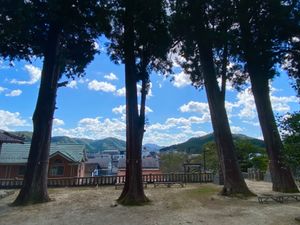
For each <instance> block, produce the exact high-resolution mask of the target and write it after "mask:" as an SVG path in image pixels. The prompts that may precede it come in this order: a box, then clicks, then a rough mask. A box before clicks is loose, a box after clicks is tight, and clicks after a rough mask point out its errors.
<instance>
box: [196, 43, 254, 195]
mask: <svg viewBox="0 0 300 225" xmlns="http://www.w3.org/2000/svg"><path fill="white" fill-rule="evenodd" d="M198 46H199V51H200V62H201V66H202V68H203V76H204V82H205V90H206V95H207V99H208V105H209V110H210V115H211V121H212V125H213V130H214V136H215V141H216V144H217V148H218V151H219V154H218V155H219V160H220V164H221V168H222V171H223V176H224V188H223V191H222V194H224V195H237V194H242V195H245V196H247V195H252V193H251V192H250V191H249V189H248V187H247V185H246V183H245V181H244V178H243V176H242V173H241V170H240V168H239V165H238V163H237V158H236V155H235V148H234V143H233V139H232V134H231V131H230V126H229V122H228V117H227V113H226V109H225V104H224V102H223V96H222V93H221V91H220V89H219V86H218V82H217V76H216V72H215V68H214V62H213V53H212V48H211V47H210V45H209V43H203V42H199V45H198Z"/></svg>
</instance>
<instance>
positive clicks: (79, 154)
mask: <svg viewBox="0 0 300 225" xmlns="http://www.w3.org/2000/svg"><path fill="white" fill-rule="evenodd" d="M29 150H30V144H23V145H18V144H3V145H2V150H1V154H0V164H23V163H27V159H28V155H29ZM57 154H61V155H62V156H64V157H66V158H67V159H68V160H70V161H73V162H82V161H86V159H87V158H86V153H85V146H84V145H78V144H52V145H51V146H50V158H51V157H53V156H54V155H57Z"/></svg>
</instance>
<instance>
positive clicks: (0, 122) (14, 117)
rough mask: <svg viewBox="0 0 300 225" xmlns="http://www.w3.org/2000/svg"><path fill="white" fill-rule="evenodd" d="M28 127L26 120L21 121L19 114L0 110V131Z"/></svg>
mask: <svg viewBox="0 0 300 225" xmlns="http://www.w3.org/2000/svg"><path fill="white" fill-rule="evenodd" d="M23 126H28V124H27V123H26V120H24V119H22V118H21V116H20V113H19V112H9V111H5V110H0V129H3V130H13V129H14V128H16V127H23Z"/></svg>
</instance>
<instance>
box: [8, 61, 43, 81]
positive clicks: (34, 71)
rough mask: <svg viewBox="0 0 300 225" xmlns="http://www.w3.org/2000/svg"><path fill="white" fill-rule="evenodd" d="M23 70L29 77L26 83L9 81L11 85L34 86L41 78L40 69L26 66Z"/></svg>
mask: <svg viewBox="0 0 300 225" xmlns="http://www.w3.org/2000/svg"><path fill="white" fill-rule="evenodd" d="M24 68H25V70H26V71H27V72H28V73H29V76H30V80H28V81H22V80H16V79H13V80H11V83H12V84H21V85H22V84H35V83H36V82H38V81H39V80H40V78H41V73H42V72H41V69H40V68H38V67H35V66H33V65H31V64H27V65H25V66H24Z"/></svg>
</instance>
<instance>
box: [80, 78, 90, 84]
mask: <svg viewBox="0 0 300 225" xmlns="http://www.w3.org/2000/svg"><path fill="white" fill-rule="evenodd" d="M89 81H90V80H89V79H88V78H85V79H84V78H80V79H79V80H78V83H80V84H84V83H87V82H89Z"/></svg>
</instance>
